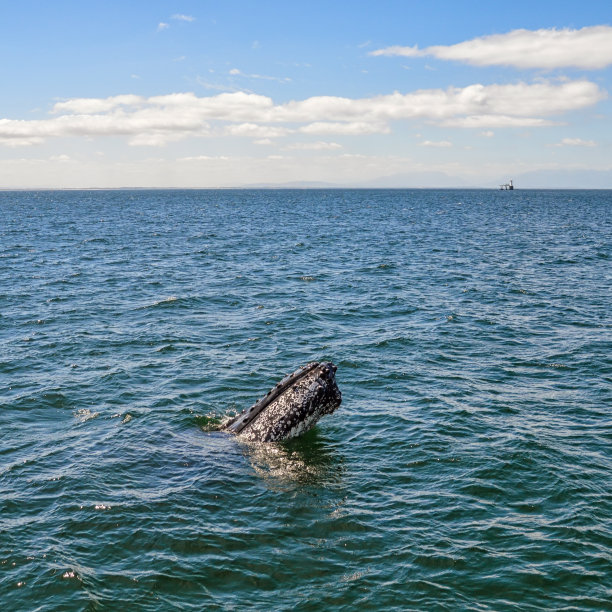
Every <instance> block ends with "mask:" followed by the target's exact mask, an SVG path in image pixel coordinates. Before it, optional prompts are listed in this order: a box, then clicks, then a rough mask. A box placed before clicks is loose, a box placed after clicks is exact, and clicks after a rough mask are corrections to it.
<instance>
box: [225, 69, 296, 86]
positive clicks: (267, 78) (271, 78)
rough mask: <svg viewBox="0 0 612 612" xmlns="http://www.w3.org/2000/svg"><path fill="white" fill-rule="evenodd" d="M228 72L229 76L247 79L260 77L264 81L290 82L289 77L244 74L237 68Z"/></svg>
mask: <svg viewBox="0 0 612 612" xmlns="http://www.w3.org/2000/svg"><path fill="white" fill-rule="evenodd" d="M229 74H230V75H231V76H241V77H245V78H247V79H261V80H264V81H276V82H277V83H290V82H291V79H290V78H289V77H275V76H268V75H265V74H246V73H244V72H242V70H239V69H238V68H232V69H231V70H230V71H229Z"/></svg>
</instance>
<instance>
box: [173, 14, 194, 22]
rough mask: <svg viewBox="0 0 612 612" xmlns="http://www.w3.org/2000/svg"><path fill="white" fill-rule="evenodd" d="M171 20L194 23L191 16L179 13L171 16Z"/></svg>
mask: <svg viewBox="0 0 612 612" xmlns="http://www.w3.org/2000/svg"><path fill="white" fill-rule="evenodd" d="M171 19H174V20H175V21H189V22H191V21H195V17H192V16H191V15H181V14H180V13H176V14H174V15H172V17H171Z"/></svg>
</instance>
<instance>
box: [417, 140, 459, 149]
mask: <svg viewBox="0 0 612 612" xmlns="http://www.w3.org/2000/svg"><path fill="white" fill-rule="evenodd" d="M420 145H421V146H422V147H437V148H440V149H446V148H448V147H452V146H453V143H452V142H450V141H448V140H424V141H423V142H421V143H420Z"/></svg>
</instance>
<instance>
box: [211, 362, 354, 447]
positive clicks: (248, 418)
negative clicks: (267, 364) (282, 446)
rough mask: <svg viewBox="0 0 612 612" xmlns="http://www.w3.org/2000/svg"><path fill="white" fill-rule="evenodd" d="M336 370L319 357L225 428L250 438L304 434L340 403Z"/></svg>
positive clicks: (272, 438)
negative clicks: (319, 360) (320, 360)
mask: <svg viewBox="0 0 612 612" xmlns="http://www.w3.org/2000/svg"><path fill="white" fill-rule="evenodd" d="M336 370H337V367H336V366H335V365H334V364H333V363H331V362H318V361H313V362H311V363H308V364H307V365H305V366H302V367H301V368H298V369H297V370H296V371H295V372H293V373H292V374H288V375H287V376H285V378H283V379H282V380H281V381H280V382H279V383H278V384H277V385H276V386H275V387H273V388H272V389H271V390H270V391H269V392H268V393H267V394H266V396H265V397H263V398H262V399H260V400H259V401H258V402H256V403H255V404H253V406H251V407H250V408H249V409H247V410H245V411H244V412H242V413H240V414H239V415H238V416H236V417H235V418H233V419H232V420H231V421H230V422H229V423H227V425H225V427H224V428H223V429H224V430H225V431H228V432H230V433H234V434H236V435H238V436H239V437H240V438H242V439H244V440H248V441H251V442H278V441H281V440H289V439H290V438H295V437H296V436H299V435H301V434H303V433H304V432H306V431H308V430H309V429H310V428H312V427H313V426H314V425H315V423H316V422H317V421H318V420H319V419H320V418H321V417H322V416H323V415H325V414H331V413H332V412H334V410H336V408H338V406H340V402H341V401H342V394H341V393H340V389H338V385H337V384H336Z"/></svg>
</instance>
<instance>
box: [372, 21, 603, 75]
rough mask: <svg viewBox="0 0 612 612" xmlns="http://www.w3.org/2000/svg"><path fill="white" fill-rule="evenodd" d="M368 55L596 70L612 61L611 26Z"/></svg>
mask: <svg viewBox="0 0 612 612" xmlns="http://www.w3.org/2000/svg"><path fill="white" fill-rule="evenodd" d="M370 55H375V56H380V55H387V56H393V55H399V56H402V57H421V56H433V57H437V58H438V59H443V60H454V61H460V62H466V63H468V64H473V65H475V66H514V67H516V68H546V69H554V68H564V67H568V68H581V69H586V70H597V69H601V68H605V67H606V66H609V65H611V64H612V27H611V26H607V25H598V26H590V27H585V28H582V29H580V30H571V29H569V28H564V29H561V30H557V29H541V30H513V31H511V32H508V33H507V34H492V35H490V36H482V37H479V38H474V39H472V40H467V41H464V42H461V43H458V44H456V45H435V46H431V47H427V48H425V49H419V48H418V47H417V46H414V47H401V46H392V47H386V48H384V49H378V50H376V51H372V52H371V53H370Z"/></svg>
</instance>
